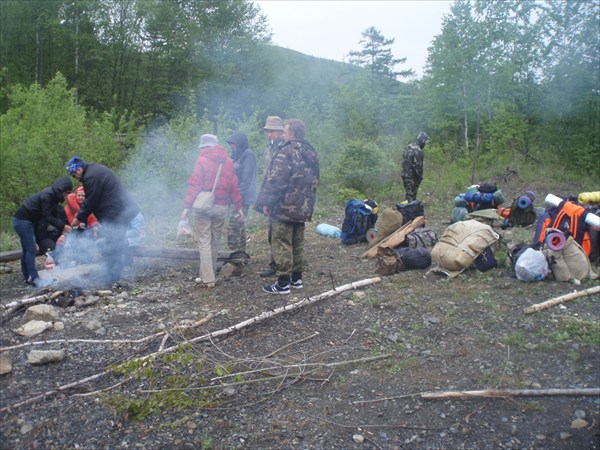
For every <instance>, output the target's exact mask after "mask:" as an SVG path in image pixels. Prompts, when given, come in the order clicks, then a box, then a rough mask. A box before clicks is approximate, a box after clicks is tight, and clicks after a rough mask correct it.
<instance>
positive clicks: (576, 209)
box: [538, 200, 592, 256]
mask: <svg viewBox="0 0 600 450" xmlns="http://www.w3.org/2000/svg"><path fill="white" fill-rule="evenodd" d="M586 215H587V211H586V210H585V208H584V207H583V206H581V205H579V204H577V203H575V202H572V201H570V200H563V201H562V202H561V203H560V204H559V205H558V206H557V207H556V208H553V209H551V210H550V211H548V216H547V217H546V218H544V222H543V224H542V227H541V230H540V233H539V238H538V242H540V243H543V242H544V241H545V239H546V231H547V230H548V228H555V229H557V230H560V231H562V232H563V233H564V234H565V236H572V237H573V239H575V241H576V242H577V243H578V244H579V245H581V247H582V248H583V250H584V251H585V254H586V255H588V256H590V251H591V249H592V244H591V241H590V233H589V231H588V227H587V224H586V223H585V216H586Z"/></svg>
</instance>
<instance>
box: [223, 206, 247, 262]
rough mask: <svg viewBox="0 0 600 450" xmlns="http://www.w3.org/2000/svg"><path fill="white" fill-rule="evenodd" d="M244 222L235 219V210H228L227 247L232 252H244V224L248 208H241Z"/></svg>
mask: <svg viewBox="0 0 600 450" xmlns="http://www.w3.org/2000/svg"><path fill="white" fill-rule="evenodd" d="M242 211H243V212H244V218H245V220H244V222H240V221H238V220H237V219H236V216H237V211H236V210H235V208H230V209H229V224H228V226H227V247H228V248H229V250H232V251H234V252H235V251H244V252H245V251H246V222H247V221H248V207H247V206H244V207H243V208H242Z"/></svg>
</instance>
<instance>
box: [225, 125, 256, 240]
mask: <svg viewBox="0 0 600 450" xmlns="http://www.w3.org/2000/svg"><path fill="white" fill-rule="evenodd" d="M227 143H228V144H229V146H230V147H231V150H232V154H231V159H232V160H233V168H234V170H235V175H236V176H237V179H238V186H239V188H240V194H241V195H242V211H243V212H244V217H245V218H246V220H248V219H247V218H248V210H249V209H250V207H251V206H252V205H253V204H254V202H255V201H256V183H257V168H256V155H255V153H254V152H253V151H252V150H251V149H250V147H249V146H248V137H247V136H246V135H245V134H244V133H242V132H241V131H236V132H235V133H233V134H232V135H231V136H229V139H227ZM227 246H228V247H229V249H231V250H234V251H246V222H245V221H244V222H240V221H239V220H238V218H237V211H235V209H231V210H230V215H229V226H228V232H227Z"/></svg>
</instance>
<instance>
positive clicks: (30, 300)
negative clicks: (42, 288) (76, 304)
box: [0, 291, 64, 315]
mask: <svg viewBox="0 0 600 450" xmlns="http://www.w3.org/2000/svg"><path fill="white" fill-rule="evenodd" d="M62 294H64V291H56V292H52V293H48V294H43V295H36V296H35V297H27V298H23V299H21V300H15V301H14V302H10V303H7V304H6V305H2V306H0V308H1V309H2V311H3V314H5V315H8V314H12V313H13V312H15V311H16V310H18V309H20V308H22V307H23V306H27V305H35V304H37V303H44V302H48V301H51V300H54V299H55V298H58V297H60V296H61V295H62ZM7 310H8V311H7Z"/></svg>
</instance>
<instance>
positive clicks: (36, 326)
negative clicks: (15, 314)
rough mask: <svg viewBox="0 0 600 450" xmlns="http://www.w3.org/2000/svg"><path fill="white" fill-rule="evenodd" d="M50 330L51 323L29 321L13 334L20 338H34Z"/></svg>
mask: <svg viewBox="0 0 600 450" xmlns="http://www.w3.org/2000/svg"><path fill="white" fill-rule="evenodd" d="M50 328H52V322H44V321H43V320H31V321H29V322H27V323H26V324H25V325H23V326H22V327H19V328H17V329H16V330H15V333H17V334H19V335H21V336H27V337H31V336H35V335H38V334H40V333H43V332H44V331H46V330H48V329H50Z"/></svg>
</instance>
